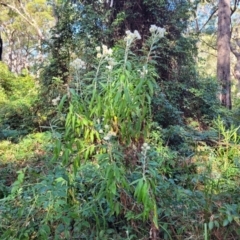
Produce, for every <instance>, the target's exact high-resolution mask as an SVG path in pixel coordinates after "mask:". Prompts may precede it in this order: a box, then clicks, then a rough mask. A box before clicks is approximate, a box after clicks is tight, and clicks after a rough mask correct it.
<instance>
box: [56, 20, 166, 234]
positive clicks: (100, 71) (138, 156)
mask: <svg viewBox="0 0 240 240" xmlns="http://www.w3.org/2000/svg"><path fill="white" fill-rule="evenodd" d="M150 32H151V36H150V38H149V41H148V43H147V45H148V46H149V47H148V48H147V49H148V52H146V54H147V56H144V57H142V56H140V55H135V54H134V53H133V52H132V51H131V47H132V45H133V44H134V43H135V41H136V40H138V39H140V38H141V36H140V35H139V33H138V31H134V32H131V31H126V37H125V38H124V43H125V48H122V47H121V46H118V47H116V48H115V50H114V51H113V50H112V49H108V47H107V46H105V45H102V46H101V47H100V46H99V47H97V48H96V54H97V62H98V65H97V66H96V71H92V72H88V73H87V74H82V77H81V78H79V77H80V76H81V75H80V76H79V75H77V82H76V84H77V88H75V91H74V89H70V90H69V95H70V96H71V102H70V107H69V113H68V115H67V118H66V133H65V136H64V139H63V144H61V143H60V142H59V144H58V147H57V148H56V154H57V155H59V154H62V159H63V163H64V164H73V170H74V172H75V173H76V174H77V172H78V168H79V166H81V165H82V164H83V163H84V161H91V162H95V164H96V165H97V166H98V167H99V171H100V173H101V175H102V176H101V178H102V179H101V180H100V182H99V188H98V190H97V191H96V192H95V194H96V196H95V197H96V198H97V199H98V201H105V204H106V207H107V208H109V211H110V212H109V217H110V216H111V215H112V216H114V215H116V216H119V215H120V214H122V216H123V217H124V218H127V219H128V220H129V221H149V222H150V223H151V229H152V230H151V231H153V234H156V231H157V230H158V221H157V206H156V192H155V183H156V180H157V179H156V177H155V176H156V173H157V171H158V170H157V169H158V168H156V170H154V168H153V167H151V165H149V163H148V158H149V156H148V152H149V151H148V150H149V149H150V147H149V145H148V144H147V143H146V142H147V141H148V136H149V131H150V123H151V98H152V96H153V93H154V89H155V86H156V83H155V80H154V78H155V77H157V74H156V72H155V69H154V65H153V64H154V61H150V57H151V56H152V53H153V50H154V49H155V45H156V43H157V42H158V41H159V40H160V39H161V38H162V37H163V36H164V32H165V29H162V28H159V27H156V26H155V25H152V26H151V28H150ZM115 56H116V57H115ZM121 58H123V59H121ZM72 65H73V66H74V67H75V68H77V69H78V71H79V69H80V68H81V69H82V71H84V70H85V63H84V62H83V61H80V60H78V59H77V60H75V62H73V64H72ZM154 157H155V158H156V156H154ZM157 162H159V160H158V161H156V165H158V164H159V163H157ZM150 171H152V173H153V174H150ZM95 211H96V210H95ZM95 214H96V213H95ZM96 221H99V219H98V220H96ZM101 227H103V226H101Z"/></svg>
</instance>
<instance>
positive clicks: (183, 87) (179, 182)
mask: <svg viewBox="0 0 240 240" xmlns="http://www.w3.org/2000/svg"><path fill="white" fill-rule="evenodd" d="M50 2H51V1H50ZM53 2H55V1H53ZM103 2H104V3H103ZM111 2H112V1H59V4H58V5H57V4H56V5H55V6H54V7H55V11H54V12H55V16H54V17H55V19H57V20H56V24H55V26H54V27H52V28H51V37H50V38H49V39H48V41H47V40H46V39H44V40H43V41H42V43H41V44H42V51H43V55H44V56H47V57H46V59H45V61H44V62H42V63H41V64H39V66H38V65H37V64H36V65H33V66H32V72H31V71H30V72H31V73H32V74H30V73H29V72H28V71H27V70H24V71H22V72H21V74H14V73H13V72H12V71H10V70H12V69H11V68H10V70H9V66H7V64H5V63H3V62H0V239H1V240H5V239H6V240H9V239H12V240H15V239H16V240H22V239H86V240H91V239H99V240H104V239H106V240H110V239H119V240H121V239H122V240H123V239H124V240H125V239H128V240H130V239H132V240H134V239H136V240H139V239H142V240H146V239H152V240H157V239H173V240H175V239H179V240H182V239H204V240H207V239H216V240H220V239H223V240H225V239H226V240H230V239H236V240H237V239H239V236H240V227H239V226H240V202H239V192H240V177H239V176H240V161H239V159H240V135H239V134H240V130H239V128H240V125H239V120H240V113H239V104H240V102H239V98H238V96H237V94H236V92H234V91H233V96H234V98H233V108H232V109H231V110H229V109H226V108H224V107H223V106H221V104H220V102H219V100H218V98H217V95H218V93H219V83H218V82H217V80H216V76H215V75H216V74H215V75H214V74H207V73H206V72H207V71H206V70H205V69H203V68H202V66H204V64H205V63H204V62H202V61H200V60H199V59H200V57H199V59H198V56H200V55H199V52H198V50H197V47H196V44H197V42H198V38H197V36H196V35H195V34H191V33H189V31H188V26H189V25H190V18H191V14H192V12H193V11H195V9H196V7H197V4H195V5H192V4H190V3H189V1H185V0H179V1H167V0H158V1H156V0H155V1H151V0H143V1H123V0H119V1H113V2H112V3H113V4H115V5H114V8H112V6H111V5H110V4H112V3H111ZM106 9H107V10H106ZM205 38H206V39H207V38H209V35H208V33H205ZM202 47H203V46H202ZM205 61H207V59H205ZM36 69H37V70H38V73H39V75H38V74H35V75H33V73H36ZM233 90H234V88H233ZM234 94H235V95H234Z"/></svg>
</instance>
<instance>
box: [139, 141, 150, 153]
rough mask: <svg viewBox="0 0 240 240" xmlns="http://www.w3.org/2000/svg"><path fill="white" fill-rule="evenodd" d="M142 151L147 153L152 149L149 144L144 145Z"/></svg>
mask: <svg viewBox="0 0 240 240" xmlns="http://www.w3.org/2000/svg"><path fill="white" fill-rule="evenodd" d="M141 149H142V150H143V151H147V150H149V149H150V146H149V145H148V144H147V143H144V144H143V145H142V147H141Z"/></svg>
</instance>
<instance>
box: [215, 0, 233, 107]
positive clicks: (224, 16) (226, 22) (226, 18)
mask: <svg viewBox="0 0 240 240" xmlns="http://www.w3.org/2000/svg"><path fill="white" fill-rule="evenodd" d="M230 24H231V9H230V0H219V3H218V38H217V48H218V54H217V77H218V80H219V82H220V84H221V87H222V89H221V93H220V96H219V98H220V101H221V103H222V105H223V106H225V107H227V108H229V109H231V107H232V102H231V77H230V38H231V29H230V27H231V26H230Z"/></svg>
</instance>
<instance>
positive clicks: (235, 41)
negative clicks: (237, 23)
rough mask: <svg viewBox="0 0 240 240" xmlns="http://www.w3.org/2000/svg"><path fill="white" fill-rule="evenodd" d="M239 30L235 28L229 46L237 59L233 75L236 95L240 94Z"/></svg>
mask: <svg viewBox="0 0 240 240" xmlns="http://www.w3.org/2000/svg"><path fill="white" fill-rule="evenodd" d="M239 33H240V32H239V29H238V28H236V29H235V31H234V33H233V34H232V42H231V44H230V47H231V51H232V53H233V54H234V56H235V57H236V59H237V62H236V64H235V66H234V71H233V75H234V77H235V78H236V79H237V81H238V84H237V87H238V93H240V34H239Z"/></svg>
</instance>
